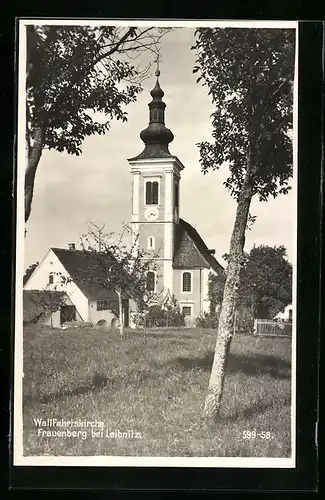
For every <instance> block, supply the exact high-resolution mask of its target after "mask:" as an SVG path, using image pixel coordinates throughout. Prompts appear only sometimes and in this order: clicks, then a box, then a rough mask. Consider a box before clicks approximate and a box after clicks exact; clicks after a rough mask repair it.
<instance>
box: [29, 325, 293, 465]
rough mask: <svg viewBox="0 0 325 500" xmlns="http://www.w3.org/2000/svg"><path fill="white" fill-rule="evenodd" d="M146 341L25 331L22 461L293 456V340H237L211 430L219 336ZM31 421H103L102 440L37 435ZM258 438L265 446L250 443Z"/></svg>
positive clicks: (132, 336)
mask: <svg viewBox="0 0 325 500" xmlns="http://www.w3.org/2000/svg"><path fill="white" fill-rule="evenodd" d="M142 335H143V334H142V333H141V332H134V331H130V332H127V338H126V339H124V340H121V339H120V338H119V335H118V333H112V332H109V331H105V330H100V329H96V328H80V329H79V328H78V329H77V328H71V329H69V330H62V331H61V330H56V329H55V330H51V329H50V328H47V327H42V326H38V327H35V326H34V327H27V328H25V330H24V398H23V407H24V454H25V455H56V456H58V455H65V456H71V455H73V456H76V455H79V456H80V455H84V456H85V455H119V456H124V455H129V456H179V457H182V456H197V457H203V456H218V457H227V456H228V457H229V456H233V457H289V456H290V452H291V451H290V446H291V445H290V439H291V438H290V434H291V428H290V408H291V389H290V387H291V380H290V378H291V363H290V359H291V352H290V351H291V341H290V340H288V339H265V338H264V339H259V340H258V341H256V339H255V338H253V337H251V336H242V335H238V336H237V337H235V338H234V340H233V343H232V346H231V351H230V356H229V361H228V365H227V377H226V383H225V392H224V397H223V401H222V411H221V416H220V420H219V422H218V424H217V425H216V426H214V427H210V428H206V427H205V425H204V424H203V422H202V420H201V412H202V405H203V403H204V398H205V396H206V392H207V386H208V382H209V374H210V369H211V364H212V359H213V350H214V345H215V334H214V332H213V331H208V330H202V331H201V330H199V329H193V330H188V329H183V330H181V331H164V332H154V331H150V332H148V335H147V343H144V342H143V337H142ZM35 418H43V419H47V418H57V419H64V420H69V419H73V420H76V419H81V420H84V419H87V420H88V421H95V420H96V419H97V420H98V421H102V422H104V429H102V430H103V435H97V436H93V435H92V430H91V428H87V430H86V433H87V435H85V434H84V435H80V436H79V437H47V436H44V435H41V436H40V435H38V433H39V432H41V431H38V426H37V425H35V421H34V419H35ZM42 429H43V430H60V428H54V427H51V428H49V427H41V430H42ZM61 430H62V429H61ZM74 430H76V429H74ZM254 430H255V431H256V433H257V434H260V437H258V436H256V437H255V438H254V439H253V438H252V439H245V438H244V434H243V433H244V432H245V431H254ZM96 431H100V429H96ZM127 431H129V433H127ZM132 431H133V437H132ZM123 432H124V433H127V434H124V436H123V437H121V436H119V433H123ZM262 432H269V433H270V435H269V434H267V436H268V437H269V438H268V439H267V438H263V437H262V434H261V433H262ZM107 434H108V436H107ZM126 436H128V437H126ZM136 436H137V437H136Z"/></svg>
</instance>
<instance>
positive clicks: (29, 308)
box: [23, 290, 68, 323]
mask: <svg viewBox="0 0 325 500" xmlns="http://www.w3.org/2000/svg"><path fill="white" fill-rule="evenodd" d="M64 297H66V298H68V296H67V294H66V293H65V292H62V291H56V290H55V291H49V290H23V313H24V318H23V319H24V322H26V323H30V322H32V321H33V320H36V319H38V318H40V317H41V316H47V315H48V314H49V313H50V311H49V307H50V308H52V310H54V309H55V307H57V306H59V304H60V303H62V301H63V299H64Z"/></svg>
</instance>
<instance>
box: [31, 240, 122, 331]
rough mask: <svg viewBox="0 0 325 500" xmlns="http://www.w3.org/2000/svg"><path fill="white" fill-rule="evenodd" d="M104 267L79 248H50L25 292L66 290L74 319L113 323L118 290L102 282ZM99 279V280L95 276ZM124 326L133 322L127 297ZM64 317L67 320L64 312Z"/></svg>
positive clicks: (116, 316) (94, 322)
mask: <svg viewBox="0 0 325 500" xmlns="http://www.w3.org/2000/svg"><path fill="white" fill-rule="evenodd" d="M101 273H102V270H101V269H100V267H99V265H98V261H95V260H92V259H91V257H90V256H89V255H88V254H86V253H85V252H83V251H82V250H77V249H76V248H75V245H74V244H70V245H69V248H67V249H63V248H50V249H49V250H48V251H47V252H46V254H45V255H44V257H43V258H42V260H41V261H40V263H39V265H38V266H37V267H36V268H35V269H34V271H33V273H32V274H31V276H30V277H29V279H28V280H27V282H26V283H25V285H24V291H30V290H39V291H45V290H46V291H47V292H50V291H52V292H53V291H58V292H62V291H64V292H65V293H66V294H67V296H68V297H69V302H71V304H70V305H73V306H74V308H75V314H74V315H72V316H71V319H74V320H79V321H87V322H90V323H93V324H97V323H98V321H100V320H104V321H106V323H107V324H108V325H109V326H111V325H113V324H114V323H116V321H117V318H118V298H117V295H116V293H115V292H113V291H111V290H108V289H106V288H104V287H103V286H101V285H100V274H101ZM94 277H95V278H98V279H94ZM122 302H123V317H124V325H125V326H128V324H129V300H128V299H123V301H122ZM61 318H62V319H64V315H63V313H61Z"/></svg>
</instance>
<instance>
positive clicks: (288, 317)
mask: <svg viewBox="0 0 325 500" xmlns="http://www.w3.org/2000/svg"><path fill="white" fill-rule="evenodd" d="M274 319H279V320H282V321H292V304H289V305H287V306H286V307H285V308H284V310H283V311H280V312H279V313H278V314H277V315H276V316H275V317H274Z"/></svg>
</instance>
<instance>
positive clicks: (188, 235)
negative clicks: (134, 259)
mask: <svg viewBox="0 0 325 500" xmlns="http://www.w3.org/2000/svg"><path fill="white" fill-rule="evenodd" d="M156 76H157V81H156V85H155V87H154V89H153V90H152V91H151V97H152V101H151V102H150V103H149V105H148V106H149V125H148V127H147V128H146V129H145V130H143V131H142V132H141V133H140V138H141V139H142V141H143V142H144V145H145V147H144V150H143V151H142V152H141V153H140V154H139V155H138V156H135V157H133V158H130V159H129V160H128V162H129V164H130V167H131V168H130V170H131V175H132V216H131V226H132V229H133V231H132V232H133V234H134V238H135V239H134V241H133V242H134V243H135V244H136V245H139V246H140V248H141V249H142V250H144V251H146V252H148V253H149V254H152V256H155V257H154V261H155V268H156V269H155V271H154V270H153V271H150V272H149V273H148V276H147V287H148V289H149V290H151V291H152V292H155V293H157V294H158V295H159V294H160V295H161V296H162V297H163V296H165V295H166V294H170V295H174V296H175V298H176V299H177V301H178V302H179V304H180V307H181V310H182V312H183V313H184V314H185V316H187V317H188V318H187V320H190V323H192V324H193V323H194V322H195V318H196V317H197V316H199V315H200V314H201V313H203V312H205V311H208V310H209V298H208V277H209V273H210V272H212V273H214V274H218V273H221V272H223V267H222V266H221V265H220V264H219V262H218V261H217V260H216V259H215V257H214V253H215V251H214V250H211V249H209V248H208V247H207V245H206V244H205V243H204V241H203V239H202V238H201V236H200V235H199V233H198V232H197V230H196V229H194V227H193V226H191V224H189V223H188V222H186V221H185V220H183V219H182V218H181V217H180V212H181V203H180V201H181V200H180V183H181V172H182V170H184V168H185V167H184V165H183V164H182V162H181V161H180V160H179V159H178V158H177V157H176V156H173V155H172V154H171V153H170V151H169V143H170V142H172V141H173V139H174V135H173V133H172V132H171V131H170V130H169V129H168V128H166V126H165V108H166V104H165V103H164V102H163V101H162V98H163V96H164V92H163V90H162V89H161V87H160V83H159V76H160V72H159V71H157V72H156ZM203 196H204V195H203ZM203 196H202V198H203Z"/></svg>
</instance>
